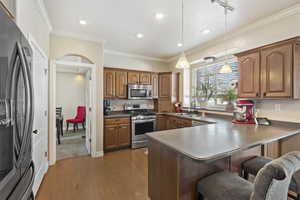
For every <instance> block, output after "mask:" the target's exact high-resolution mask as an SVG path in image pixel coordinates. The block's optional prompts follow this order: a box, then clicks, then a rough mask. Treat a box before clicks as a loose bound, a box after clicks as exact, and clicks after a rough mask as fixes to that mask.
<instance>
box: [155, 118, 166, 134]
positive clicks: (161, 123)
mask: <svg viewBox="0 0 300 200" xmlns="http://www.w3.org/2000/svg"><path fill="white" fill-rule="evenodd" d="M167 121H168V118H167V117H165V116H157V118H156V130H157V131H164V130H167Z"/></svg>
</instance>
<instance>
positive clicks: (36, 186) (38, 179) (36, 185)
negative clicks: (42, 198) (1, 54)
mask: <svg viewBox="0 0 300 200" xmlns="http://www.w3.org/2000/svg"><path fill="white" fill-rule="evenodd" d="M27 39H28V41H29V44H30V46H31V48H35V49H36V50H37V51H39V53H40V54H41V56H42V57H44V59H45V60H46V61H47V65H46V66H45V68H44V70H45V71H47V72H45V73H47V74H46V77H47V80H46V81H47V83H46V85H47V95H48V94H49V85H48V80H49V76H48V75H49V58H48V56H47V54H46V53H45V52H44V50H43V49H42V48H41V47H40V46H39V44H38V43H37V41H36V40H35V39H34V37H33V36H32V35H31V34H28V36H27ZM33 60H34V54H33ZM34 70H35V69H34V66H32V79H33V78H34V74H33V73H34ZM33 81H34V80H33ZM46 99H47V103H46V107H47V110H45V114H47V116H46V118H47V119H48V118H49V116H48V107H49V102H48V97H47V98H46ZM33 126H34V124H33ZM46 134H47V137H46V141H45V142H46V144H47V145H48V140H49V138H48V135H49V132H48V123H47V127H46ZM32 137H33V135H32ZM33 145H34V144H33V140H32V148H34V146H33ZM39 150H40V149H39ZM48 151H49V149H48V148H46V152H44V153H45V156H46V154H47V153H48ZM32 153H33V151H32ZM48 168H49V161H48V158H47V157H46V159H45V163H43V166H42V168H41V169H40V170H41V171H36V176H37V175H40V177H36V180H35V183H34V185H33V193H34V195H36V194H37V191H38V189H39V187H40V185H41V183H42V180H43V178H44V176H45V174H46V173H47V171H48Z"/></svg>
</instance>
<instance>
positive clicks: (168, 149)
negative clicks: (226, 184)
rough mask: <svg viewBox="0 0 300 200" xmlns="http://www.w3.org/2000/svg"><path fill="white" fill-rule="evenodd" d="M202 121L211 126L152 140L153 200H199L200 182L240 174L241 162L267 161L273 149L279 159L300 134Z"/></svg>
mask: <svg viewBox="0 0 300 200" xmlns="http://www.w3.org/2000/svg"><path fill="white" fill-rule="evenodd" d="M197 120H198V121H202V122H204V123H205V122H207V124H206V125H203V126H197V127H191V128H182V129H174V130H166V131H160V132H153V133H149V134H147V135H148V137H149V169H148V170H149V185H148V187H149V196H150V198H151V200H166V199H172V200H195V199H196V184H197V182H198V181H199V180H200V179H201V178H203V177H206V176H208V175H211V174H213V173H215V172H218V171H220V170H229V171H232V172H237V173H240V164H241V162H242V161H244V160H246V159H249V158H250V157H251V156H254V155H266V154H267V153H266V151H268V149H270V148H271V149H273V150H274V149H277V152H278V154H279V152H280V147H278V146H277V145H278V144H279V142H278V141H280V140H282V139H284V138H287V137H291V136H293V135H296V134H299V133H300V126H296V125H294V126H288V125H284V124H275V123H274V125H272V126H258V125H244V124H243V125H242V124H233V123H231V121H230V120H227V119H223V118H215V117H213V118H208V117H198V118H197ZM272 143H273V144H275V145H271V146H269V147H268V146H267V145H268V144H272ZM278 156H279V155H278ZM275 157H276V156H275ZM212 189H213V188H212Z"/></svg>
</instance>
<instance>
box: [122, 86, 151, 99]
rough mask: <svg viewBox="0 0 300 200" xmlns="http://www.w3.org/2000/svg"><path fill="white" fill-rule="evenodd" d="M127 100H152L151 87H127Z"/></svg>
mask: <svg viewBox="0 0 300 200" xmlns="http://www.w3.org/2000/svg"><path fill="white" fill-rule="evenodd" d="M128 99H153V97H152V85H137V84H129V85H128Z"/></svg>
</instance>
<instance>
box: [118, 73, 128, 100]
mask: <svg viewBox="0 0 300 200" xmlns="http://www.w3.org/2000/svg"><path fill="white" fill-rule="evenodd" d="M116 97H118V98H124V99H126V98H127V72H126V71H117V72H116Z"/></svg>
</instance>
